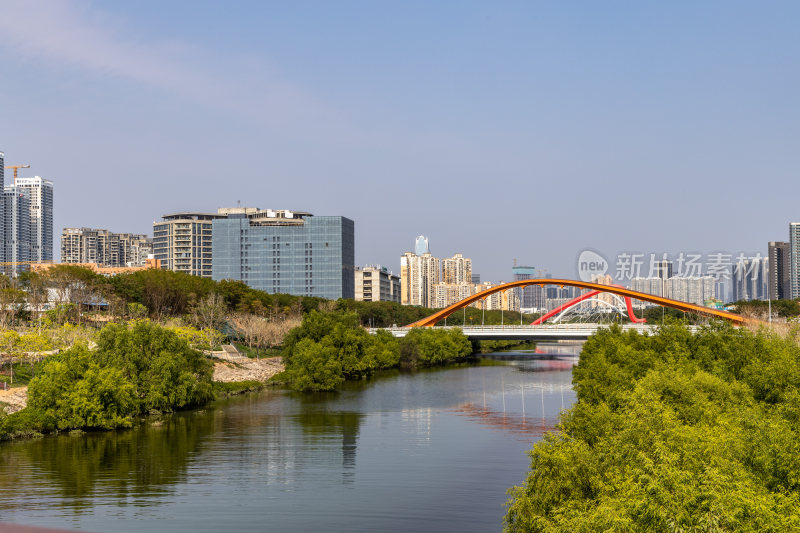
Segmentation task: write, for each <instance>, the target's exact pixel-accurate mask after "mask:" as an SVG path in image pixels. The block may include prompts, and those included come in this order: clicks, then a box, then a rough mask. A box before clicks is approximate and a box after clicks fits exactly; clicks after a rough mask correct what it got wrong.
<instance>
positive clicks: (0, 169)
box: [0, 152, 6, 262]
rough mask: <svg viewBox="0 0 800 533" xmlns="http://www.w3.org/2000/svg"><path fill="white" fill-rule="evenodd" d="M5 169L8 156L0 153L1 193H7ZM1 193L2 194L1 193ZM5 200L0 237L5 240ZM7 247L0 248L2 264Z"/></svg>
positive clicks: (0, 212)
mask: <svg viewBox="0 0 800 533" xmlns="http://www.w3.org/2000/svg"><path fill="white" fill-rule="evenodd" d="M5 168H6V155H5V154H4V153H3V152H0V191H1V192H4V191H5ZM1 192H0V193H1ZM4 208H5V200H3V201H2V202H0V235H3V238H5V220H6V217H5V209H4ZM5 253H6V250H5V245H3V246H0V262H2V261H5V260H6V259H5Z"/></svg>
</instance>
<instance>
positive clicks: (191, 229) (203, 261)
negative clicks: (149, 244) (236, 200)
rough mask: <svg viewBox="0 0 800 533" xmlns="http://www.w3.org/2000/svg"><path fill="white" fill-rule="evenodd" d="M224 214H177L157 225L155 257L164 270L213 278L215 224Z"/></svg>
mask: <svg viewBox="0 0 800 533" xmlns="http://www.w3.org/2000/svg"><path fill="white" fill-rule="evenodd" d="M223 217H224V215H220V214H216V213H173V214H169V215H164V216H162V217H161V221H160V222H153V256H154V257H155V258H156V259H158V260H160V261H161V268H162V269H163V270H172V271H174V272H184V273H186V274H191V275H193V276H202V277H204V278H210V277H211V275H212V269H211V257H212V255H211V254H212V251H211V224H212V222H213V221H214V220H216V219H218V218H223Z"/></svg>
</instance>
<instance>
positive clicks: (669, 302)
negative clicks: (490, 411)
mask: <svg viewBox="0 0 800 533" xmlns="http://www.w3.org/2000/svg"><path fill="white" fill-rule="evenodd" d="M531 285H539V286H542V287H543V286H545V285H558V286H560V287H578V288H580V289H589V290H592V291H600V292H609V293H611V294H616V295H618V296H622V297H623V298H626V297H627V298H634V299H636V300H640V301H642V302H649V303H654V304H656V305H661V306H664V307H671V308H673V309H678V310H679V311H683V312H686V313H697V314H700V315H704V316H709V317H712V318H721V319H723V320H728V321H730V322H733V323H734V324H743V323H744V321H745V319H744V317H742V316H741V315H737V314H736V313H731V312H729V311H722V310H720V309H713V308H711V307H705V306H703V305H697V304H692V303H689V302H682V301H680V300H673V299H671V298H664V297H662V296H654V295H652V294H646V293H643V292H639V291H633V290H630V289H625V288H623V287H617V286H614V285H600V284H599V283H590V282H587V281H578V280H572V279H551V278H545V279H525V280H520V281H510V282H508V283H503V284H501V285H497V286H495V287H491V288H489V289H485V290H483V291H480V292H478V293H475V294H473V295H472V296H469V297H467V298H464V299H463V300H461V301H459V302H456V303H454V304H452V305H449V306H447V307H445V308H444V309H440V310H439V311H436V312H435V313H433V314H432V315H430V316H427V317H425V318H423V319H421V320H417V321H416V322H412V323H411V324H409V325H408V326H406V327H409V328H416V327H433V326H434V325H436V323H437V322H439V321H440V320H444V319H445V318H447V317H448V316H450V315H451V314H453V313H455V312H456V311H459V310H461V309H463V308H464V307H467V306H468V305H470V304H473V303H475V302H477V301H479V300H484V299H486V298H487V297H488V296H491V295H492V294H494V293H497V292H502V291H507V290H509V289H515V288H522V287H528V286H531Z"/></svg>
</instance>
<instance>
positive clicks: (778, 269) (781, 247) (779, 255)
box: [767, 241, 791, 300]
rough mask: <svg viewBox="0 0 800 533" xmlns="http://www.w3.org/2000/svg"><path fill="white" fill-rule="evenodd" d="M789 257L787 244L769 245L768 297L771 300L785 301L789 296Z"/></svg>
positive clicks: (776, 242)
mask: <svg viewBox="0 0 800 533" xmlns="http://www.w3.org/2000/svg"><path fill="white" fill-rule="evenodd" d="M790 256H791V254H790V251H789V243H788V242H782V241H773V242H770V243H769V254H768V256H767V257H768V258H769V265H770V267H769V296H770V298H772V299H773V300H783V299H787V298H789V297H790V295H791V286H790V281H789V270H790V260H789V259H790Z"/></svg>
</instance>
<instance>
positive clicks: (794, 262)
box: [789, 222, 800, 300]
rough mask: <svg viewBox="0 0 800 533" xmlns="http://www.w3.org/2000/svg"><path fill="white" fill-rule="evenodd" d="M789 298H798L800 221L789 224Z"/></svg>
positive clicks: (799, 283)
mask: <svg viewBox="0 0 800 533" xmlns="http://www.w3.org/2000/svg"><path fill="white" fill-rule="evenodd" d="M789 298H791V299H792V300H794V299H795V298H800V222H792V223H791V224H789Z"/></svg>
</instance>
